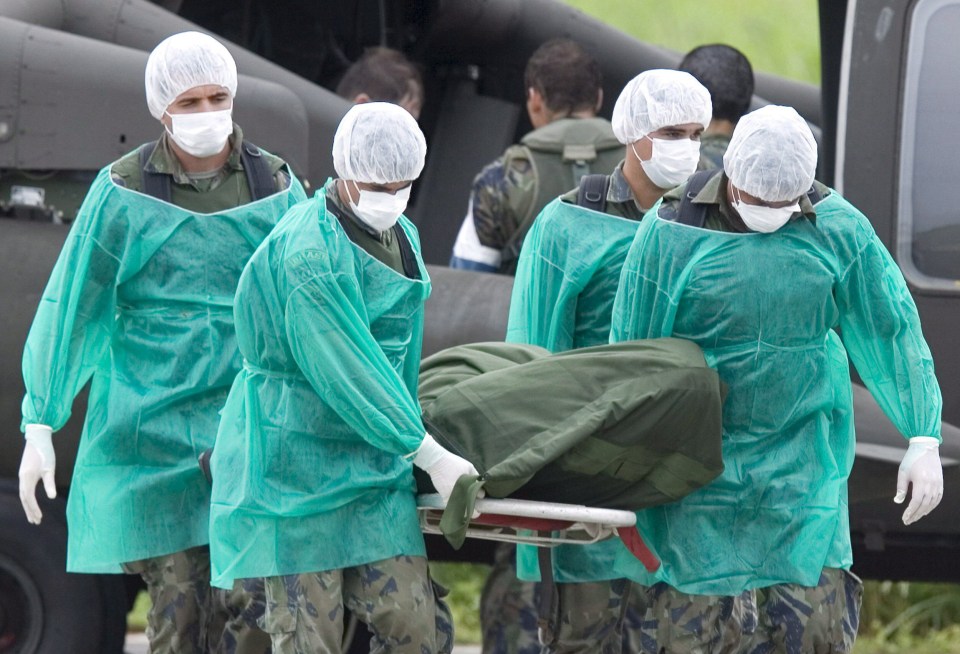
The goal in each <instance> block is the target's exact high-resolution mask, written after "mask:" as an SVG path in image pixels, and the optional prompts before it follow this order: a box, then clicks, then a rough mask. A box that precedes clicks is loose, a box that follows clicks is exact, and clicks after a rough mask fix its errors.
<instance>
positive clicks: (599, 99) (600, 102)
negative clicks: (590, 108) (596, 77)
mask: <svg viewBox="0 0 960 654" xmlns="http://www.w3.org/2000/svg"><path fill="white" fill-rule="evenodd" d="M602 106H603V89H597V106H596V108H595V109H594V111H596V112H597V113H600V107H602Z"/></svg>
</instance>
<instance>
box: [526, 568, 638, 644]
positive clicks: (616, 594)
mask: <svg viewBox="0 0 960 654" xmlns="http://www.w3.org/2000/svg"><path fill="white" fill-rule="evenodd" d="M632 585H633V584H632V582H630V581H627V580H626V579H613V580H611V581H598V582H583V583H576V584H557V586H556V589H557V593H556V601H555V617H554V619H553V620H552V621H551V624H550V626H549V627H548V628H546V629H544V631H543V633H542V638H543V644H544V651H545V652H550V653H551V654H554V653H555V654H588V653H591V652H599V653H600V654H620V652H621V651H629V650H624V649H623V647H624V643H623V640H624V633H623V624H624V617H625V614H626V611H627V605H628V603H629V600H630V596H631V592H630V591H631V586H632Z"/></svg>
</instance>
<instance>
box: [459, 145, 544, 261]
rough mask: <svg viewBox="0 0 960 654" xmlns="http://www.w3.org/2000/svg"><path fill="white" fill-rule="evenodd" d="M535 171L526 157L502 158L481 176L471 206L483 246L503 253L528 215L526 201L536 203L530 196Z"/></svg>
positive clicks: (474, 190)
mask: <svg viewBox="0 0 960 654" xmlns="http://www.w3.org/2000/svg"><path fill="white" fill-rule="evenodd" d="M532 170H533V167H532V165H531V164H530V161H529V159H527V158H525V157H508V158H504V157H502V158H500V159H497V160H496V161H495V162H493V163H492V164H490V165H488V166H487V167H485V168H484V169H483V170H482V171H481V172H480V174H479V175H477V178H476V179H475V180H474V182H473V190H472V192H471V206H472V208H473V224H474V227H475V228H476V230H477V237H478V238H479V239H480V244H481V245H483V246H485V247H488V248H494V249H496V250H502V249H503V247H504V246H505V245H506V244H507V242H508V241H509V240H510V237H511V236H512V235H513V233H514V232H515V231H516V230H517V227H518V223H519V221H520V219H521V218H522V217H523V215H524V213H523V211H524V209H525V207H524V206H523V204H524V200H526V201H527V203H529V202H530V201H532V194H531V193H529V192H526V191H528V190H529V189H533V187H534V186H535V184H534V181H533V179H532V174H531V173H532ZM527 196H531V197H529V198H528V197H527Z"/></svg>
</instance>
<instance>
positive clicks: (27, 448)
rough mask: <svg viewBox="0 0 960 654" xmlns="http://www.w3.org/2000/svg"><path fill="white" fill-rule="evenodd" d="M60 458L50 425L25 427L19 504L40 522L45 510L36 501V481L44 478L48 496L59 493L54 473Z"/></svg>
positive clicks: (44, 487) (29, 519)
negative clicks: (55, 448)
mask: <svg viewBox="0 0 960 654" xmlns="http://www.w3.org/2000/svg"><path fill="white" fill-rule="evenodd" d="M56 468H57V457H56V454H55V453H54V451H53V430H52V429H51V428H50V427H48V426H47V425H38V424H29V425H26V426H25V427H24V444H23V458H22V459H20V472H19V477H20V503H21V504H22V505H23V511H24V513H25V514H26V516H27V520H28V521H29V522H31V523H33V524H35V525H38V524H40V520H41V519H42V518H43V513H42V512H41V511H40V505H39V504H38V503H37V496H36V490H37V484H38V483H39V482H40V481H41V480H42V481H43V489H44V490H45V491H46V493H47V497H49V498H50V499H53V498H55V497H56V496H57V485H56V480H55V479H54V474H55V472H56Z"/></svg>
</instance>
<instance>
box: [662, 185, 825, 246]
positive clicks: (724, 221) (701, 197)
mask: <svg viewBox="0 0 960 654" xmlns="http://www.w3.org/2000/svg"><path fill="white" fill-rule="evenodd" d="M727 179H728V178H727V174H726V173H724V172H721V173H719V174H718V175H715V176H713V177H712V178H711V179H710V180H709V181H708V182H707V183H706V185H705V186H704V187H703V188H702V189H700V192H699V193H697V195H696V197H694V198H693V203H694V204H706V205H709V206H708V207H707V218H706V221H705V222H704V225H703V226H704V228H705V229H712V230H714V231H718V232H740V233H747V232H750V231H751V230H750V229H749V228H748V227H747V226H746V225H744V224H743V221H742V220H741V219H740V217H739V216H738V215H737V214H736V212H735V211H734V210H733V208H732V207H731V206H730V202H729V200H728V198H727ZM813 184H814V187H815V188H816V189H817V191H818V192H819V193H820V196H821V197H827V195H829V194H830V189H829V188H828V187H827V186H825V185H823V184H821V183H820V182H817V181H814V183H813ZM686 192H687V185H686V183H684V184H682V185H680V186H678V187H677V188H675V189H673V190H670V191H667V192H666V193H665V194H664V196H663V203H662V204H661V205H660V210H659V211H658V213H657V215H659V216H660V217H661V218H663V219H665V220H676V219H677V217H678V214H679V211H680V203H681V201H682V200H683V196H684V194H685V193H686ZM800 218H807V219H809V220H816V218H817V213H816V211H815V210H814V208H813V204H811V203H810V198H808V197H807V196H806V195H803V196H802V197H801V198H800V212H799V213H796V214H794V215H793V217H792V218H791V220H798V219H800Z"/></svg>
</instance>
